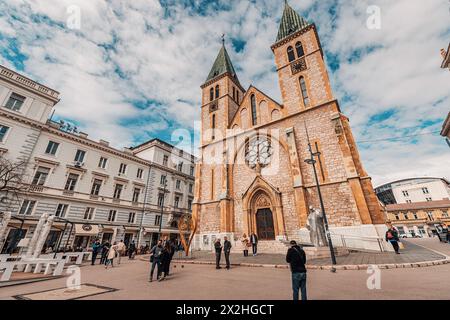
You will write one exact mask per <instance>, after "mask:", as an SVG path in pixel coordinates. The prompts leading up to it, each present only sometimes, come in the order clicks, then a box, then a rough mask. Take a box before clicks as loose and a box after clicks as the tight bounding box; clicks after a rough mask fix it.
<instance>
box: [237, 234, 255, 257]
mask: <svg viewBox="0 0 450 320" xmlns="http://www.w3.org/2000/svg"><path fill="white" fill-rule="evenodd" d="M241 242H242V245H243V246H244V257H248V248H250V247H252V252H253V256H256V255H257V254H258V236H257V235H256V234H255V233H254V232H253V233H252V234H251V235H250V238H248V237H247V235H246V234H245V233H244V234H243V235H242V240H241Z"/></svg>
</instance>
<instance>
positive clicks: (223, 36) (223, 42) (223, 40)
mask: <svg viewBox="0 0 450 320" xmlns="http://www.w3.org/2000/svg"><path fill="white" fill-rule="evenodd" d="M222 45H223V46H224V45H225V33H223V34H222Z"/></svg>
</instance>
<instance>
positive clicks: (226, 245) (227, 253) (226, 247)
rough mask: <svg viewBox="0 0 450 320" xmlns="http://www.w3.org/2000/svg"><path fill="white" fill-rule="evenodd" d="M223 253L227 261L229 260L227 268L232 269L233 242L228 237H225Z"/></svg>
mask: <svg viewBox="0 0 450 320" xmlns="http://www.w3.org/2000/svg"><path fill="white" fill-rule="evenodd" d="M223 240H224V242H223V253H224V254H225V261H226V262H227V270H229V269H230V251H231V247H232V245H231V242H230V241H228V238H227V237H224V238H223Z"/></svg>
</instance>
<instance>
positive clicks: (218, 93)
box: [216, 85, 220, 99]
mask: <svg viewBox="0 0 450 320" xmlns="http://www.w3.org/2000/svg"><path fill="white" fill-rule="evenodd" d="M219 95H220V89H219V85H217V86H216V99H218V98H219Z"/></svg>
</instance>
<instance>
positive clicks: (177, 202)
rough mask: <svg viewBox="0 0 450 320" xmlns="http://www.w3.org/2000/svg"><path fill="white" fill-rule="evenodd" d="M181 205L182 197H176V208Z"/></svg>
mask: <svg viewBox="0 0 450 320" xmlns="http://www.w3.org/2000/svg"><path fill="white" fill-rule="evenodd" d="M179 205H180V197H175V201H174V206H175V208H178V206H179Z"/></svg>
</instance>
